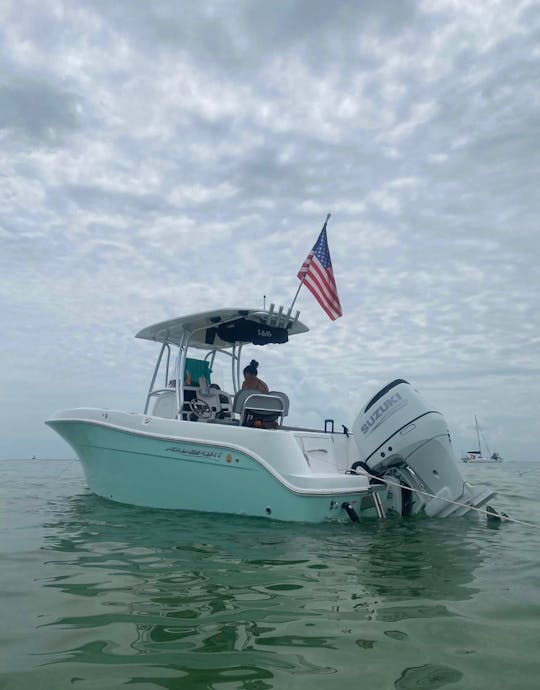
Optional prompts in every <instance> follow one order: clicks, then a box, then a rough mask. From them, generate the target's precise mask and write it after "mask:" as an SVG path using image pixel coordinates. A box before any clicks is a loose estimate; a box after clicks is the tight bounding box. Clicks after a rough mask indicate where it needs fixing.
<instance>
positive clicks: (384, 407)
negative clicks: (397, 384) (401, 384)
mask: <svg viewBox="0 0 540 690" xmlns="http://www.w3.org/2000/svg"><path fill="white" fill-rule="evenodd" d="M406 404H407V400H405V398H402V397H401V395H400V394H399V393H394V395H391V396H390V397H389V398H386V400H385V401H384V402H383V403H381V404H380V405H379V407H377V408H375V410H374V411H373V413H372V415H371V417H370V418H369V419H368V420H367V421H366V422H364V424H362V433H363V434H371V433H372V432H373V431H375V429H377V428H378V427H380V426H381V424H384V422H386V420H387V419H388V418H389V417H391V416H392V415H393V414H394V413H395V412H397V411H398V410H401V408H403V407H405V405H406Z"/></svg>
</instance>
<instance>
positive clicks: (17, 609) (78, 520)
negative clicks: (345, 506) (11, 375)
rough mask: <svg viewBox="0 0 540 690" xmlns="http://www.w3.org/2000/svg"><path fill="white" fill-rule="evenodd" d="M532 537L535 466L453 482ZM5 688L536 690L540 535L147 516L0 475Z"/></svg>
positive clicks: (47, 471)
mask: <svg viewBox="0 0 540 690" xmlns="http://www.w3.org/2000/svg"><path fill="white" fill-rule="evenodd" d="M462 470H463V472H464V473H465V474H466V476H467V478H469V479H471V480H477V481H483V482H486V483H489V484H491V485H492V486H494V487H495V488H496V489H497V490H498V492H499V494H498V496H497V498H496V499H494V500H493V501H492V505H494V506H495V507H496V508H498V509H501V510H504V511H506V512H507V513H508V514H509V515H510V516H511V517H515V518H518V519H521V520H530V521H532V522H534V523H536V524H538V525H540V508H539V507H538V501H537V496H536V487H537V486H538V485H539V483H540V464H539V465H536V464H525V463H523V464H520V463H505V464H504V465H502V466H489V465H484V466H472V467H471V466H464V467H463V468H462ZM0 501H1V503H0V515H1V522H0V528H1V532H0V558H1V565H2V567H1V582H0V584H1V588H0V612H1V616H2V627H1V629H0V688H1V689H2V690H4V689H6V690H12V689H15V688H17V689H19V688H21V689H30V688H32V689H34V688H39V689H40V690H42V689H48V688H51V690H52V689H55V690H59V689H62V688H78V689H80V690H83V689H86V688H123V687H128V686H129V687H131V686H133V687H136V688H140V689H141V690H143V689H147V688H148V689H150V688H167V689H170V690H175V689H181V690H184V689H188V688H189V689H191V688H193V689H197V690H198V689H201V690H202V689H203V688H212V689H216V690H230V689H234V688H243V689H245V690H263V689H266V688H284V689H286V690H294V689H297V688H298V689H304V688H306V689H307V688H332V689H334V688H339V689H340V690H341V689H343V688H346V689H348V688H354V689H355V690H356V689H358V690H362V689H363V688H366V689H367V688H369V689H370V690H373V689H378V688H381V689H386V688H398V689H400V690H406V689H413V688H414V689H417V690H418V689H434V688H455V690H458V688H461V689H464V688H467V689H470V690H480V689H483V688H486V689H488V688H489V690H493V689H498V688H501V689H503V688H504V689H505V690H508V689H510V688H516V689H519V690H528V689H529V688H530V689H531V690H532V689H533V688H534V689H536V688H538V687H540V596H539V594H540V567H539V566H540V549H539V541H540V529H535V528H531V527H525V526H522V525H515V524H508V523H506V524H503V525H500V526H499V527H491V526H488V525H487V523H486V521H485V520H484V519H481V518H477V517H476V516H475V517H474V518H473V519H466V518H465V519H464V518H461V519H449V520H433V521H428V520H393V521H386V522H376V521H373V522H368V523H365V524H363V525H361V526H359V525H353V524H352V523H344V524H342V525H319V526H306V525H296V524H295V525H290V524H280V523H274V522H269V521H265V520H259V519H252V518H234V517H223V516H217V515H211V516H210V515H197V514H189V513H183V512H167V511H155V510H145V509H140V508H133V507H129V506H121V505H117V504H113V503H107V502H105V501H103V500H101V499H98V498H97V497H95V496H93V495H91V494H90V493H88V491H87V489H86V487H85V483H84V479H83V477H82V473H81V470H80V468H79V465H78V464H77V463H75V462H68V461H51V460H48V461H39V460H34V461H6V460H4V461H0Z"/></svg>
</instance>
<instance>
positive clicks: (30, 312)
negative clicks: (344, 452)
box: [0, 0, 540, 460]
mask: <svg viewBox="0 0 540 690" xmlns="http://www.w3.org/2000/svg"><path fill="white" fill-rule="evenodd" d="M539 154H540V5H539V3H538V2H532V1H528V0H479V1H478V2H471V1H470V0H423V1H422V0H418V1H414V2H413V1H412V0H411V1H409V0H394V1H390V0H388V1H387V2H384V1H383V0H348V1H347V0H343V1H340V0H334V1H332V2H330V1H328V0H282V1H276V2H268V0H250V1H248V0H234V1H233V0H231V1H221V0H215V1H209V0H198V1H197V2H195V0H194V1H193V2H191V1H188V0H174V1H173V0H171V1H170V2H168V1H166V0H155V1H154V2H143V1H142V0H139V1H137V0H132V1H130V2H128V1H121V0H116V1H115V2H110V0H103V1H102V2H100V1H94V2H89V1H86V0H84V1H83V0H79V1H77V0H70V2H60V1H55V0H43V1H42V2H34V1H26V0H13V1H11V0H1V1H0V161H1V164H0V317H1V318H0V322H1V325H2V356H1V357H0V385H1V401H0V404H1V407H0V413H1V415H2V433H1V438H0V458H6V457H29V456H31V455H34V454H35V455H37V456H38V457H72V456H73V453H72V451H71V449H70V448H69V447H68V446H67V445H66V444H65V443H64V442H63V441H62V440H61V439H60V437H57V436H56V435H55V434H54V432H52V431H51V430H50V429H48V428H47V427H46V426H45V425H44V423H43V422H44V420H45V419H46V418H48V417H49V415H50V414H51V413H52V412H53V411H55V410H58V409H63V408H67V407H78V406H96V407H111V408H118V409H127V410H129V411H141V410H142V407H143V405H144V399H145V394H146V390H147V387H148V384H149V380H150V376H151V373H152V368H153V362H154V357H155V355H157V352H156V348H157V346H155V345H153V344H152V343H148V342H144V341H140V340H135V339H134V337H133V336H134V334H135V333H136V332H137V331H138V330H139V329H140V328H142V327H144V326H147V325H150V324H152V323H154V322H158V321H161V320H164V319H169V318H173V317H175V316H180V315H182V314H187V313H192V312H195V311H199V310H201V311H202V310H209V309H214V308H219V307H221V306H224V307H236V306H255V307H257V306H262V304H263V298H264V295H266V303H267V305H268V303H269V302H275V303H276V304H284V305H286V306H288V305H289V304H290V302H291V301H292V298H293V296H294V293H295V291H296V288H297V285H298V280H297V278H296V273H297V271H298V269H299V267H300V265H301V264H302V262H303V260H304V258H305V257H306V255H307V253H308V252H309V250H310V248H311V246H312V245H313V243H314V242H315V240H316V238H317V236H318V233H319V232H320V229H321V226H322V224H323V222H324V218H325V216H326V213H327V212H330V213H332V218H331V220H330V222H329V224H328V240H329V246H330V251H331V255H332V262H333V266H334V272H335V276H336V282H337V285H338V290H339V294H340V298H341V303H342V306H343V317H342V318H340V319H338V320H337V321H336V322H331V321H330V320H329V319H328V317H327V316H326V314H325V313H324V312H323V311H322V309H321V308H320V307H319V305H318V304H317V303H316V301H315V300H314V298H313V297H312V295H311V294H310V293H309V292H308V291H307V290H305V289H303V290H302V291H301V292H300V295H299V298H298V302H297V306H298V308H299V309H300V310H301V318H302V320H303V321H304V322H306V323H307V325H309V326H310V328H311V331H310V332H309V333H308V334H306V335H303V336H299V337H298V338H296V339H293V341H291V342H290V343H289V344H288V345H285V346H281V347H280V346H275V347H274V348H273V349H272V348H256V347H253V348H251V349H249V348H246V355H247V357H248V359H249V358H251V356H255V357H256V359H257V360H258V361H259V362H260V363H261V367H260V376H261V378H263V379H264V380H265V381H267V382H268V383H269V385H270V387H271V388H273V389H281V390H285V391H286V392H287V393H288V394H289V396H290V398H291V415H290V420H291V421H292V422H296V423H308V424H315V425H320V424H321V423H322V420H324V418H326V417H334V418H335V419H336V423H337V424H341V423H343V424H346V425H348V426H352V422H353V420H354V418H355V416H356V413H357V411H358V410H359V408H360V407H361V406H362V405H363V404H365V402H366V401H367V400H368V398H369V397H370V396H371V395H372V394H373V393H374V392H375V391H376V390H378V388H380V387H381V386H382V385H384V384H386V383H388V382H389V381H390V380H392V379H393V378H396V377H403V378H406V379H407V380H409V381H410V382H411V383H413V384H414V385H415V387H416V388H418V389H419V390H420V391H421V392H422V393H423V394H424V397H426V398H427V399H428V400H430V401H431V402H432V403H433V404H434V406H435V407H436V408H437V409H439V410H441V412H442V413H443V414H444V415H445V417H446V419H447V421H448V424H449V426H450V430H451V432H452V436H453V440H454V447H455V450H456V453H457V454H458V455H459V454H460V453H461V451H462V450H468V449H469V448H470V447H474V445H475V432H474V415H477V416H478V418H479V422H480V424H481V426H482V428H483V430H484V434H485V436H486V438H487V441H488V444H489V446H490V450H491V451H494V450H497V451H498V452H499V453H501V454H502V455H503V456H504V458H505V459H507V460H537V459H540V457H539V453H538V437H539V431H538V430H539V428H540V421H539V420H540V384H539V374H540V361H539V355H540V342H539V340H540V338H539V331H540V317H539V311H540V309H539V292H540V290H539V280H540V270H539V264H540V256H539V254H540V252H539V246H540V236H539V232H538V219H539V217H540V194H539V192H538V180H539V173H540V155H539Z"/></svg>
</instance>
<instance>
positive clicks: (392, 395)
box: [353, 379, 494, 517]
mask: <svg viewBox="0 0 540 690" xmlns="http://www.w3.org/2000/svg"><path fill="white" fill-rule="evenodd" d="M353 435H354V439H355V441H356V444H357V446H358V448H359V450H360V454H361V457H362V460H363V462H362V463H356V464H364V465H365V466H367V467H366V469H368V471H370V472H373V473H374V474H375V475H378V476H380V477H383V478H386V479H388V481H389V482H391V484H389V491H388V508H389V509H390V510H393V511H395V512H397V513H399V514H400V515H414V514H417V513H419V512H421V511H423V512H424V513H425V514H426V515H428V516H429V517H434V516H440V517H443V516H447V515H450V514H452V515H463V514H464V513H466V512H468V510H469V509H470V507H478V506H480V505H482V504H483V503H485V502H486V501H487V500H489V499H490V498H491V497H492V496H493V495H494V492H493V491H491V489H489V488H488V487H473V486H471V485H470V484H468V483H466V482H465V481H464V479H463V477H462V475H461V472H460V470H459V468H458V465H457V462H456V459H455V455H454V451H453V449H452V443H451V441H450V434H449V431H448V427H447V424H446V421H445V419H444V417H443V416H442V414H441V413H440V412H438V411H436V410H434V409H433V408H432V407H430V406H429V405H428V403H427V402H425V401H424V400H423V399H422V397H421V396H420V394H419V393H418V392H417V391H416V390H415V389H414V388H413V387H412V386H411V385H410V384H409V383H408V382H407V381H404V380H403V379H396V380H395V381H392V382H391V383H389V384H388V385H387V386H385V387H384V388H382V389H381V390H380V391H379V392H378V393H377V394H376V395H374V396H373V398H371V400H370V401H369V402H368V404H367V405H366V407H365V408H364V409H363V410H362V411H361V412H360V414H359V415H358V417H357V418H356V420H355V421H354V424H353ZM354 467H355V465H353V468H354ZM400 487H402V488H400ZM456 503H458V504H463V505H456Z"/></svg>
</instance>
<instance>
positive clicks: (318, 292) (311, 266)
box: [298, 218, 343, 321]
mask: <svg viewBox="0 0 540 690" xmlns="http://www.w3.org/2000/svg"><path fill="white" fill-rule="evenodd" d="M327 222H328V218H327V219H326V222H325V224H324V225H323V229H322V230H321V234H320V235H319V239H318V240H317V241H316V242H315V244H314V245H313V249H312V250H311V251H310V252H309V254H308V255H307V258H306V260H305V261H304V263H303V264H302V266H301V268H300V270H299V271H298V278H300V280H301V281H302V284H303V285H305V286H306V287H307V288H308V290H309V291H310V292H311V293H312V295H313V296H314V297H315V299H316V300H317V302H318V303H319V304H320V305H321V307H322V308H323V309H324V311H325V312H326V313H327V314H328V316H329V317H330V318H331V319H332V321H335V320H336V319H338V318H339V317H340V316H341V315H342V314H343V312H342V311H341V304H340V303H339V297H338V293H337V287H336V281H335V279H334V271H333V269H332V260H331V258H330V250H329V249H328V240H327V238H326V223H327Z"/></svg>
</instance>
